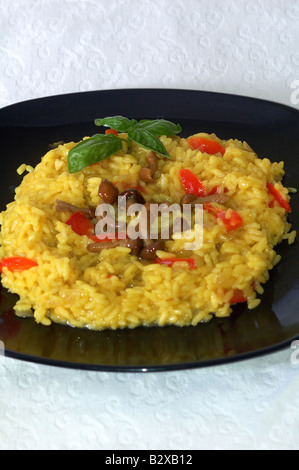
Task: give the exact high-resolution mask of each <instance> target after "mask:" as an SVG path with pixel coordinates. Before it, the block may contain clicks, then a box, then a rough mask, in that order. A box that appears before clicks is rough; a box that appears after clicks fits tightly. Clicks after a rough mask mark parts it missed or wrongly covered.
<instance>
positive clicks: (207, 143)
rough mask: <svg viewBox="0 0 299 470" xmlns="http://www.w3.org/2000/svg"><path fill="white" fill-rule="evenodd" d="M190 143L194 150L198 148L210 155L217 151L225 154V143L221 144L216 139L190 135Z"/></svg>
mask: <svg viewBox="0 0 299 470" xmlns="http://www.w3.org/2000/svg"><path fill="white" fill-rule="evenodd" d="M188 143H189V145H190V147H191V148H193V149H194V150H195V149H197V150H200V151H201V152H204V153H208V154H209V155H215V153H219V152H220V153H221V155H224V153H225V148H224V147H223V145H221V144H219V142H216V141H215V140H211V139H206V138H205V137H199V136H194V137H189V139H188Z"/></svg>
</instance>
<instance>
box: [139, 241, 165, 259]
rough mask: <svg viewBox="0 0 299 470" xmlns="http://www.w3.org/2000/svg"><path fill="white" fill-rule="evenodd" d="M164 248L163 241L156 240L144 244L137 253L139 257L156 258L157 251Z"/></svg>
mask: <svg viewBox="0 0 299 470" xmlns="http://www.w3.org/2000/svg"><path fill="white" fill-rule="evenodd" d="M164 249H165V242H164V241H163V240H158V241H156V242H152V243H150V244H148V245H147V246H145V247H144V248H143V249H142V250H141V251H140V254H139V257H140V258H142V259H147V260H154V259H156V258H157V251H158V250H164Z"/></svg>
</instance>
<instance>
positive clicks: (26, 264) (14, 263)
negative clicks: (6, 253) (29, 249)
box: [0, 256, 38, 272]
mask: <svg viewBox="0 0 299 470" xmlns="http://www.w3.org/2000/svg"><path fill="white" fill-rule="evenodd" d="M34 266H38V263H37V262H36V261H34V260H33V259H28V258H24V257H23V256H13V257H11V258H2V259H1V260H0V272H2V269H3V268H4V267H5V268H7V269H8V270H9V271H11V272H16V271H26V270H27V269H30V268H33V267H34Z"/></svg>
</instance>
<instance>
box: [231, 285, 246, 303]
mask: <svg viewBox="0 0 299 470" xmlns="http://www.w3.org/2000/svg"><path fill="white" fill-rule="evenodd" d="M247 300H248V299H247V297H245V295H244V293H243V291H241V290H240V289H235V291H234V294H233V296H232V298H231V299H230V303H231V304H243V303H244V302H247Z"/></svg>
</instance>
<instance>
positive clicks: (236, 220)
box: [203, 203, 243, 232]
mask: <svg viewBox="0 0 299 470" xmlns="http://www.w3.org/2000/svg"><path fill="white" fill-rule="evenodd" d="M203 206H204V209H205V210H207V211H208V212H210V214H213V215H214V216H215V217H216V218H218V219H221V220H222V222H223V223H224V225H225V228H226V230H227V231H228V232H230V231H231V230H237V229H238V228H240V227H242V225H243V219H242V217H241V216H240V215H239V214H238V213H237V212H236V211H231V214H230V217H229V218H227V217H226V213H227V211H226V210H224V209H219V208H218V207H214V206H213V205H212V204H207V203H206V204H204V205H203Z"/></svg>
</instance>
